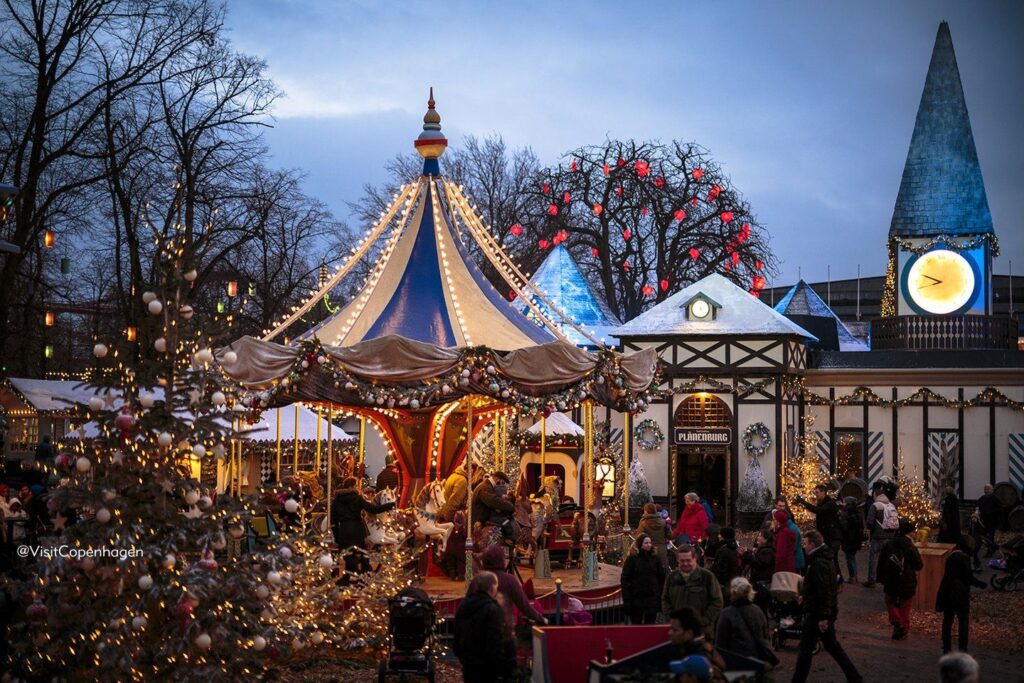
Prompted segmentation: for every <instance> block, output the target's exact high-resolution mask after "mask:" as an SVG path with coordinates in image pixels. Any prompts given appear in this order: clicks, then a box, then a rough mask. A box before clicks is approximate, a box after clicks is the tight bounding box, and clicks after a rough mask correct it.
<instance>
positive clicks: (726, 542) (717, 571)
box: [711, 527, 743, 605]
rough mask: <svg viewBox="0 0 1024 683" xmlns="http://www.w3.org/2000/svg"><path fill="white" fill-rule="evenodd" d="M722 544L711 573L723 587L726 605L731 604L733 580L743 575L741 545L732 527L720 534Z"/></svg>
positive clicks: (716, 553)
mask: <svg viewBox="0 0 1024 683" xmlns="http://www.w3.org/2000/svg"><path fill="white" fill-rule="evenodd" d="M720 534H721V537H722V542H721V543H720V544H719V546H718V550H716V551H715V563H714V564H713V565H711V571H712V572H713V573H714V575H715V578H716V579H718V583H719V585H721V586H722V597H723V598H724V599H725V604H727V605H728V604H729V590H728V588H729V585H730V584H731V583H732V580H733V579H735V578H736V577H737V576H739V575H740V574H742V573H743V569H742V567H741V566H740V551H739V545H738V544H737V543H736V530H735V529H733V528H732V527H725V528H724V529H722V531H721V532H720Z"/></svg>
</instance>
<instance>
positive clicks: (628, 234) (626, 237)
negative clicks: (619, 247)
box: [622, 228, 633, 242]
mask: <svg viewBox="0 0 1024 683" xmlns="http://www.w3.org/2000/svg"><path fill="white" fill-rule="evenodd" d="M632 236H633V232H632V231H631V230H630V229H629V228H626V229H625V230H623V231H622V239H624V240H626V241H627V242H628V241H629V238H630V237H632Z"/></svg>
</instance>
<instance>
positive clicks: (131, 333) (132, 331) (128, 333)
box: [124, 327, 139, 342]
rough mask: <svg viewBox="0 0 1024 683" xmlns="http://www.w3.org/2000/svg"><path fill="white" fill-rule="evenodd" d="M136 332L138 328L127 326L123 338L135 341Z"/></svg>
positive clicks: (137, 332)
mask: <svg viewBox="0 0 1024 683" xmlns="http://www.w3.org/2000/svg"><path fill="white" fill-rule="evenodd" d="M138 334H139V331H138V329H137V328H134V327H129V328H128V329H126V330H125V331H124V336H125V338H126V339H127V340H128V341H130V342H133V341H135V338H136V337H137V336H138Z"/></svg>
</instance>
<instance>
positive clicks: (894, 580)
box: [879, 546, 907, 586]
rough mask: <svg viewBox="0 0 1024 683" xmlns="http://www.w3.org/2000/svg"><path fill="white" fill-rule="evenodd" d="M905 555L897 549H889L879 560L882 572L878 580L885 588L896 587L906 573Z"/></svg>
mask: <svg viewBox="0 0 1024 683" xmlns="http://www.w3.org/2000/svg"><path fill="white" fill-rule="evenodd" d="M906 559H907V558H906V555H904V553H903V551H902V550H901V549H899V548H894V547H891V546H890V547H889V548H887V550H886V553H885V556H884V557H883V558H882V560H881V566H882V570H881V571H880V572H879V574H880V576H879V578H880V579H882V583H883V584H885V585H886V586H890V585H898V583H899V581H900V579H901V578H903V573H904V572H905V571H906Z"/></svg>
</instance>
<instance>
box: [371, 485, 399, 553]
mask: <svg viewBox="0 0 1024 683" xmlns="http://www.w3.org/2000/svg"><path fill="white" fill-rule="evenodd" d="M396 500H398V497H397V496H396V495H395V490H394V489H391V488H386V489H384V490H383V491H381V492H379V493H378V494H377V495H376V496H374V498H373V502H375V503H394V502H395V501H396ZM364 514H365V515H366V530H367V531H368V532H369V536H367V537H366V540H367V542H369V543H370V544H371V545H398V544H400V543H401V542H402V541H404V540H405V539H406V535H405V534H404V533H402V532H400V531H399V532H397V533H392V532H391V531H390V528H391V527H392V526H393V520H394V516H395V513H394V511H393V510H389V511H388V512H381V513H378V514H376V515H371V514H369V513H364Z"/></svg>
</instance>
